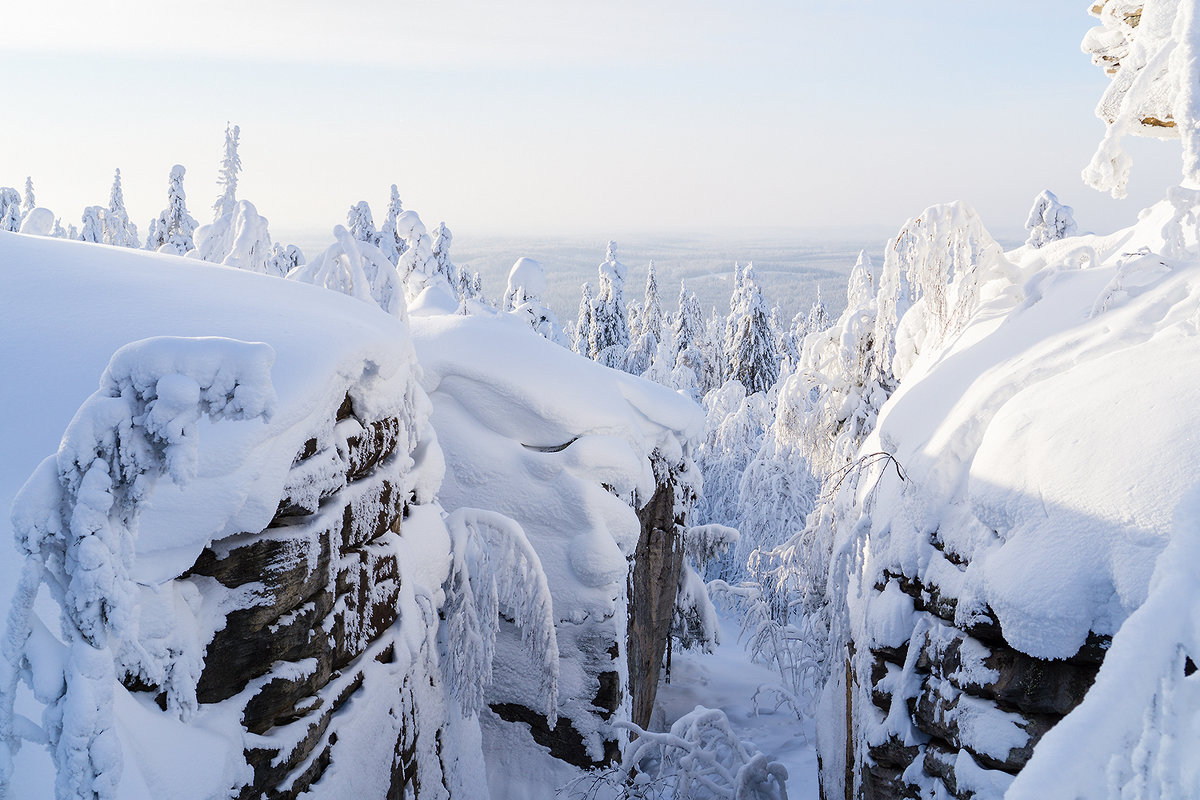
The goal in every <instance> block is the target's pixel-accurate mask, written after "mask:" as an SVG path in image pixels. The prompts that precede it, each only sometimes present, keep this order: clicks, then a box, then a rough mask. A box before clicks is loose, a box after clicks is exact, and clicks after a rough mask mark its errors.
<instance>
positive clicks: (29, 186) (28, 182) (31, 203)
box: [21, 177, 37, 216]
mask: <svg viewBox="0 0 1200 800" xmlns="http://www.w3.org/2000/svg"><path fill="white" fill-rule="evenodd" d="M35 208H37V200H36V199H34V196H33V178H31V177H26V178H25V199H24V201H23V202H22V203H21V215H22V216H24V215H25V214H28V213H29V212H30V211H33V209H35Z"/></svg>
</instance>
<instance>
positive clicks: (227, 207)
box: [205, 125, 242, 261]
mask: <svg viewBox="0 0 1200 800" xmlns="http://www.w3.org/2000/svg"><path fill="white" fill-rule="evenodd" d="M241 133H242V131H241V128H239V127H238V126H237V125H234V126H233V127H232V128H231V127H229V126H228V125H226V126H225V149H224V154H223V155H222V157H221V171H220V173H219V174H218V176H217V185H218V186H220V187H221V196H220V197H218V198H217V199H216V202H214V203H213V222H216V221H217V220H219V219H221V218H222V217H232V216H233V211H234V207H235V206H236V205H237V184H238V173H239V172H241V171H242V159H241V156H239V155H238V143H239V141H240V139H241ZM208 260H209V259H205V261H208Z"/></svg>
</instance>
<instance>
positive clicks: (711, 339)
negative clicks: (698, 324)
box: [696, 307, 728, 395]
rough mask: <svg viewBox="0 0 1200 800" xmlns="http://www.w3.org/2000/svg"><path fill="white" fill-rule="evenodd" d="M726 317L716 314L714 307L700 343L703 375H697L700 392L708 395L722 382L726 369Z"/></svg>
mask: <svg viewBox="0 0 1200 800" xmlns="http://www.w3.org/2000/svg"><path fill="white" fill-rule="evenodd" d="M727 322H728V317H726V316H725V315H723V314H720V313H718V312H717V309H716V308H715V307H714V308H713V309H712V312H711V313H710V314H709V317H708V321H707V322H706V323H705V324H704V338H703V339H702V340H701V342H700V352H701V354H702V355H703V358H702V359H701V362H702V365H703V367H704V374H703V375H697V376H696V377H697V378H698V379H699V380H700V391H701V393H702V394H705V395H706V394H708V393H709V392H711V391H712V390H713V389H716V388H718V387H719V386H721V385H722V383H723V382H724V376H725V373H726V372H728V367H727V366H726V364H725V324H726V323H727Z"/></svg>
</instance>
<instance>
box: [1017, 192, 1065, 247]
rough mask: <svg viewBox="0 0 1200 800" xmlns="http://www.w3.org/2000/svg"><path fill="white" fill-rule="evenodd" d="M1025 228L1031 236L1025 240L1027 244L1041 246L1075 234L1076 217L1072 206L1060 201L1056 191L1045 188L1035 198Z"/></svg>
mask: <svg viewBox="0 0 1200 800" xmlns="http://www.w3.org/2000/svg"><path fill="white" fill-rule="evenodd" d="M1025 230H1027V231H1029V238H1028V239H1026V240H1025V244H1027V245H1029V246H1030V247H1041V246H1042V245H1044V244H1047V243H1049V242H1057V241H1058V240H1059V239H1065V238H1067V237H1068V236H1074V235H1075V231H1076V225H1075V217H1074V214H1073V212H1072V210H1071V207H1070V206H1065V205H1063V204H1062V203H1060V202H1059V201H1058V197H1057V195H1055V194H1054V192H1052V191H1050V190H1049V189H1045V190H1043V191H1042V193H1041V194H1039V195H1038V196H1037V197H1035V198H1034V200H1033V207H1032V208H1030V209H1029V219H1027V220H1025Z"/></svg>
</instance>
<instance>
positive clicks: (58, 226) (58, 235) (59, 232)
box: [50, 217, 75, 239]
mask: <svg viewBox="0 0 1200 800" xmlns="http://www.w3.org/2000/svg"><path fill="white" fill-rule="evenodd" d="M50 235H51V236H53V237H54V238H55V239H67V238H72V239H73V238H75V237H73V236H69V235H68V233H67V229H66V228H64V227H63V226H62V220H61V219H60V218H58V217H55V218H54V231H53V233H51V234H50Z"/></svg>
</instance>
